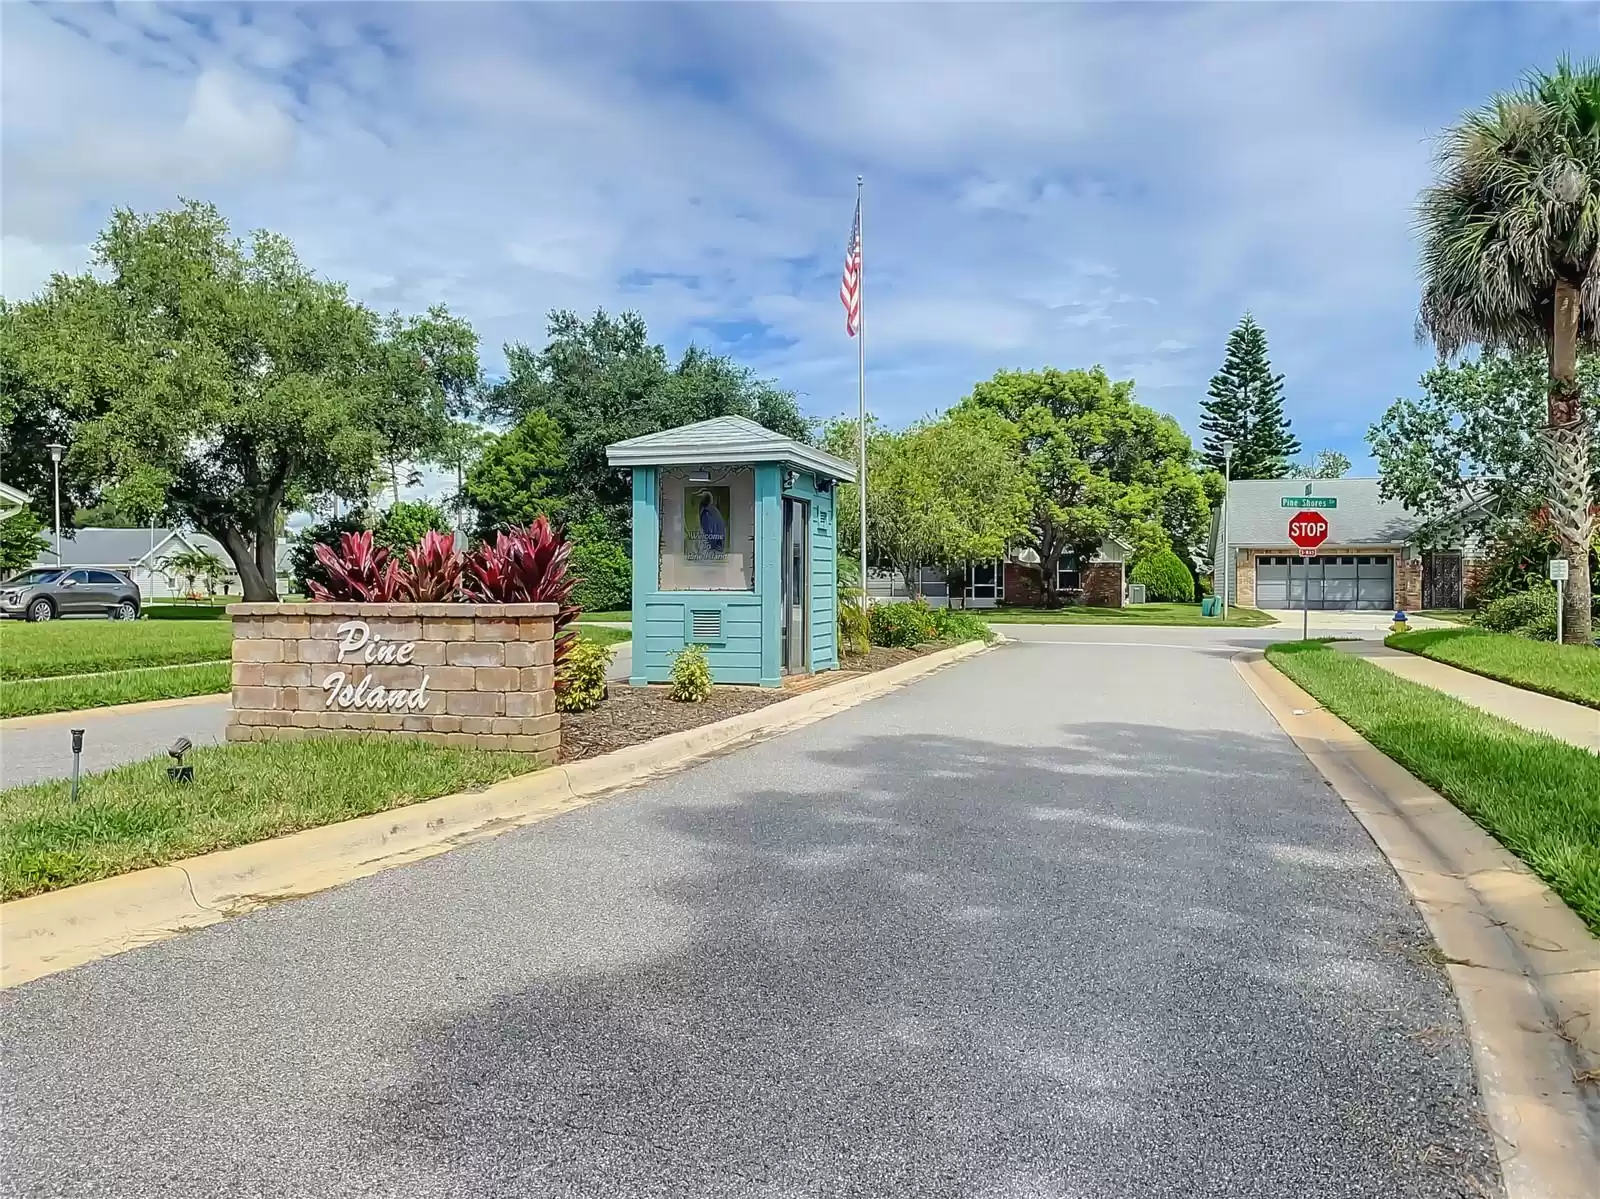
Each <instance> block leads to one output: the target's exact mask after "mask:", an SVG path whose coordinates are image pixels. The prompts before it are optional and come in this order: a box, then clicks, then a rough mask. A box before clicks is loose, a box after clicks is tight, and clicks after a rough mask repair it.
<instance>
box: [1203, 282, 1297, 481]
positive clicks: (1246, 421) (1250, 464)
mask: <svg viewBox="0 0 1600 1199" xmlns="http://www.w3.org/2000/svg"><path fill="white" fill-rule="evenodd" d="M1206 394H1207V395H1208V396H1209V397H1210V398H1209V399H1207V400H1206V401H1204V402H1203V403H1202V404H1201V405H1200V407H1201V410H1202V411H1203V413H1204V415H1203V416H1202V417H1201V418H1200V429H1201V432H1202V433H1204V434H1205V441H1204V443H1203V448H1202V452H1201V457H1202V458H1204V460H1205V464H1206V465H1207V466H1208V467H1210V468H1211V469H1212V470H1215V471H1219V472H1220V471H1221V470H1222V462H1223V453H1222V443H1223V442H1224V441H1226V440H1231V441H1232V442H1233V470H1232V476H1233V478H1235V479H1281V478H1283V477H1284V475H1286V474H1288V472H1289V460H1290V459H1291V458H1293V457H1294V456H1295V455H1296V454H1298V453H1299V452H1300V443H1299V441H1297V440H1296V439H1295V436H1294V433H1293V432H1292V431H1291V429H1290V427H1289V418H1288V417H1287V416H1285V415H1284V414H1283V376H1282V375H1275V374H1273V373H1272V363H1271V362H1270V361H1269V360H1268V359H1267V334H1266V331H1265V330H1263V329H1262V328H1261V326H1260V325H1258V324H1256V322H1255V318H1254V317H1252V316H1251V315H1250V314H1249V313H1248V312H1247V313H1245V314H1244V319H1243V320H1242V321H1240V322H1239V327H1238V328H1236V329H1235V330H1234V331H1233V332H1232V333H1230V334H1229V335H1228V352H1227V356H1226V357H1225V358H1224V359H1223V362H1222V369H1221V370H1220V371H1218V372H1217V373H1216V375H1214V376H1213V377H1212V379H1211V387H1210V389H1209V391H1208V392H1207V393H1206Z"/></svg>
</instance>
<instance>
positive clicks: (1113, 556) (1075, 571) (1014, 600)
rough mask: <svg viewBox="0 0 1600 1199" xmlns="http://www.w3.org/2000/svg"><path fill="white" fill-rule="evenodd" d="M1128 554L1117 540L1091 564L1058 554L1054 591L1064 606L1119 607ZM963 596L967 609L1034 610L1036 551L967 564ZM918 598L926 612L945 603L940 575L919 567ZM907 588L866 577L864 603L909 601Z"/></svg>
mask: <svg viewBox="0 0 1600 1199" xmlns="http://www.w3.org/2000/svg"><path fill="white" fill-rule="evenodd" d="M1132 557H1133V549H1132V547H1131V546H1129V545H1127V544H1126V543H1124V542H1123V541H1121V540H1120V539H1118V538H1115V537H1111V538H1107V539H1106V541H1105V543H1104V544H1103V545H1102V546H1101V547H1100V552H1099V553H1098V554H1096V555H1095V558H1094V561H1092V562H1090V563H1088V564H1086V565H1085V564H1081V563H1079V562H1078V560H1077V558H1076V557H1073V556H1071V555H1065V554H1064V555H1062V557H1061V560H1060V561H1059V562H1058V563H1057V564H1056V589H1057V590H1058V591H1060V592H1061V593H1062V594H1063V595H1064V596H1065V597H1066V598H1067V599H1068V600H1069V602H1075V603H1083V604H1088V605H1089V606H1090V607H1095V608H1120V607H1122V606H1123V605H1124V604H1126V603H1127V595H1128V562H1129V561H1130V560H1131V559H1132ZM965 574H966V585H965V587H964V588H963V591H964V593H965V594H964V595H962V596H958V597H957V600H958V606H962V607H967V608H998V607H1000V606H1001V605H1005V604H1010V605H1013V606H1016V607H1024V608H1028V607H1038V606H1040V605H1042V604H1043V603H1044V598H1045V586H1044V569H1043V567H1042V566H1041V564H1040V562H1039V555H1038V553H1037V552H1036V551H1034V550H1031V549H1027V548H1022V549H1014V550H1012V551H1010V552H1009V553H1008V554H1006V556H1005V557H1003V558H990V559H988V560H986V561H983V562H969V563H967V566H966V571H965ZM919 584H920V586H919V590H920V591H921V593H922V598H923V599H925V600H926V601H927V602H928V604H929V605H930V606H931V607H935V608H943V607H946V606H947V605H948V604H949V603H950V582H949V579H948V578H947V577H946V575H945V572H944V571H943V570H941V569H939V568H937V567H932V566H925V567H923V568H922V571H921V573H920V578H919ZM910 596H911V589H910V588H909V587H907V586H906V581H905V577H904V576H903V575H902V574H901V573H900V572H899V571H898V570H896V571H879V570H870V571H868V572H867V598H868V599H870V600H883V601H887V600H901V599H909V598H910Z"/></svg>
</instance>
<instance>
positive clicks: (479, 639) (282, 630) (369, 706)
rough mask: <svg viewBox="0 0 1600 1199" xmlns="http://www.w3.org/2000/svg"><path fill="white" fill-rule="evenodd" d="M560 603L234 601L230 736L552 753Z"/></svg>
mask: <svg viewBox="0 0 1600 1199" xmlns="http://www.w3.org/2000/svg"><path fill="white" fill-rule="evenodd" d="M555 614H556V606H555V605H554V604H326V603H307V604H234V605H233V606H232V607H230V608H229V609H228V615H229V616H230V617H231V618H232V620H233V710H232V712H231V714H230V715H229V718H228V734H227V735H228V740H230V741H268V740H275V739H287V738H293V737H306V736H312V735H315V736H322V735H324V734H345V733H363V734H365V733H373V734H389V735H394V736H401V737H419V738H421V739H423V740H425V741H431V742H433V743H435V744H437V745H452V746H461V747H464V748H471V749H505V750H516V751H518V752H521V753H530V754H534V755H536V756H538V757H541V758H543V759H544V760H545V761H547V762H553V761H554V760H555V757H556V751H557V749H558V747H559V746H560V743H561V716H560V714H559V713H558V712H557V711H556V697H555V666H554V654H555V641H554V630H555V624H554V619H553V618H554V617H555Z"/></svg>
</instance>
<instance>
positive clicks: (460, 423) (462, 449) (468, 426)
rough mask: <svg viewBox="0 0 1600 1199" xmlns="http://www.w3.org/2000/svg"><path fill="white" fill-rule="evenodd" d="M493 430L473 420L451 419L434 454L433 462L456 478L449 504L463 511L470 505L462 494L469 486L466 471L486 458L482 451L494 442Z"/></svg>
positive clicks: (453, 508) (456, 510) (458, 510)
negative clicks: (479, 460)
mask: <svg viewBox="0 0 1600 1199" xmlns="http://www.w3.org/2000/svg"><path fill="white" fill-rule="evenodd" d="M494 440H495V435H494V433H493V432H492V431H491V430H489V429H486V428H484V427H483V426H482V425H480V424H478V423H477V422H476V421H471V420H452V421H450V423H449V424H448V425H447V426H446V428H445V434H444V440H443V442H442V443H441V444H440V446H439V450H438V452H437V454H436V455H435V457H434V460H433V461H434V465H436V466H442V467H444V468H445V469H446V470H448V471H450V472H452V473H453V474H454V475H455V478H456V490H455V494H454V495H452V496H451V497H450V500H449V507H450V508H451V510H452V511H455V512H461V511H464V510H465V509H466V508H467V507H468V504H467V501H466V496H465V495H464V494H463V493H464V491H465V489H466V486H467V471H469V470H471V469H472V467H473V466H474V465H475V464H476V463H477V461H478V459H479V458H481V457H483V452H484V451H485V450H487V449H488V448H489V447H490V446H491V445H493V444H494Z"/></svg>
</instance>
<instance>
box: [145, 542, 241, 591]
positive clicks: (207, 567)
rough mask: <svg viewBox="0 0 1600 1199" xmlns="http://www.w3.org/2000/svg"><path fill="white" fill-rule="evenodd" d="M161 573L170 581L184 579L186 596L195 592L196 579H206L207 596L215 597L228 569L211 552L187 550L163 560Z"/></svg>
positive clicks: (169, 555)
mask: <svg viewBox="0 0 1600 1199" xmlns="http://www.w3.org/2000/svg"><path fill="white" fill-rule="evenodd" d="M161 573H162V574H164V575H166V576H167V577H168V578H169V579H170V578H179V579H182V580H183V584H184V586H183V590H184V593H185V594H190V593H192V592H193V591H194V583H195V580H196V579H204V580H205V581H206V594H207V595H214V594H215V593H216V590H217V584H218V582H219V581H220V580H221V579H222V576H223V575H225V574H227V573H228V568H227V567H226V566H224V565H223V564H222V559H221V558H219V557H217V556H216V555H215V554H213V553H212V552H211V551H210V550H202V549H187V550H178V551H177V552H176V553H172V554H168V555H167V556H166V557H165V558H163V559H161Z"/></svg>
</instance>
